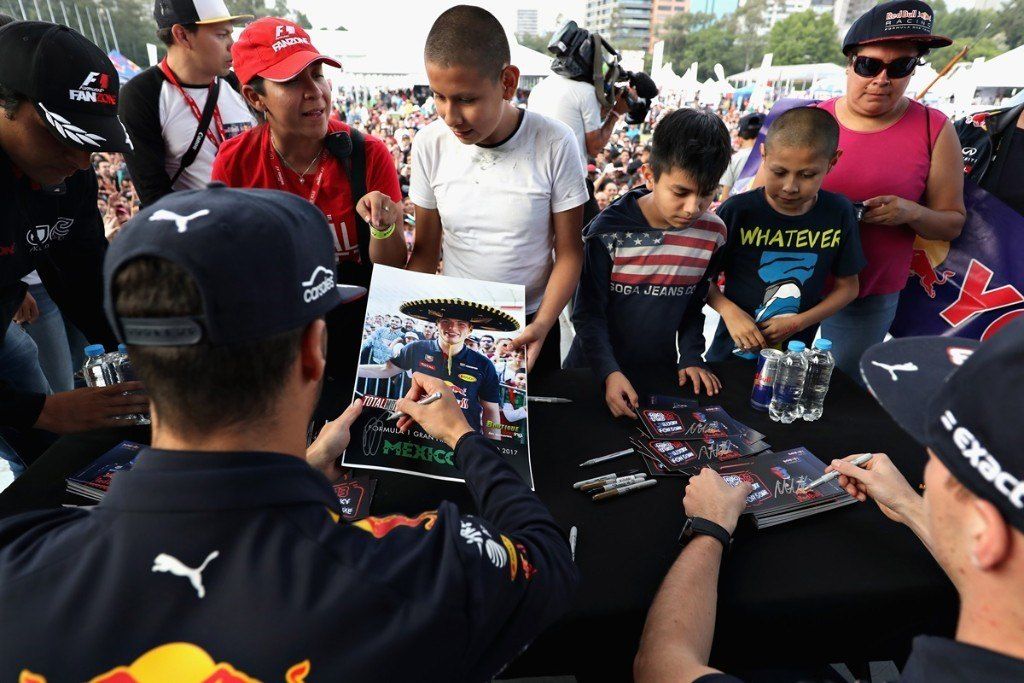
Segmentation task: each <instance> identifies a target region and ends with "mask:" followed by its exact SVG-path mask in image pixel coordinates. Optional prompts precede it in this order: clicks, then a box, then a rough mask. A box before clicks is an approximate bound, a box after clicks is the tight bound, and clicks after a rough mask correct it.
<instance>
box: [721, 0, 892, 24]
mask: <svg viewBox="0 0 1024 683" xmlns="http://www.w3.org/2000/svg"><path fill="white" fill-rule="evenodd" d="M837 1H839V2H842V1H843V0H837ZM846 1H847V2H850V3H851V4H852V3H859V2H860V1H861V0H846ZM864 2H865V9H867V7H869V6H870V5H871V4H872V2H871V0H864ZM741 4H743V3H742V0H741ZM858 6H859V5H858ZM809 9H811V10H814V11H815V12H817V13H818V14H832V15H833V20H834V16H835V6H834V5H833V0H774V2H769V3H768V12H767V14H766V18H767V19H768V25H767V29H768V30H769V31H770V30H771V28H772V27H773V26H775V24H777V23H779V22H780V21H782V20H783V19H787V18H789V17H791V16H793V15H794V14H800V13H801V12H806V11H807V10H809ZM858 16H860V13H857V14H854V15H853V18H852V19H850V22H851V23H853V20H854V19H856V18H857V17H858Z"/></svg>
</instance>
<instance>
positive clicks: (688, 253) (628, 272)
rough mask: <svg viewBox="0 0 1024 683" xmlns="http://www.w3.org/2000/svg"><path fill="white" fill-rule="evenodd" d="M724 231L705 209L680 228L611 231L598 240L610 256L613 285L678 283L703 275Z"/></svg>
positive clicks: (718, 221)
mask: <svg viewBox="0 0 1024 683" xmlns="http://www.w3.org/2000/svg"><path fill="white" fill-rule="evenodd" d="M726 234H727V231H726V227H725V224H724V223H723V222H722V220H721V219H720V218H719V217H718V216H716V215H714V214H711V213H705V214H704V215H703V216H701V217H700V218H699V219H698V220H697V221H695V222H694V223H693V224H691V225H690V226H688V227H686V228H683V229H680V230H676V229H672V230H641V231H635V232H613V233H607V234H605V235H601V241H602V242H603V243H604V245H605V247H606V248H607V249H608V254H609V256H611V258H612V274H611V283H612V284H613V285H614V284H620V285H634V286H635V285H661V286H668V287H678V286H687V285H692V284H696V283H697V282H699V281H700V280H701V279H702V278H703V277H704V274H705V273H706V272H707V269H708V264H709V263H710V261H711V257H712V256H713V255H714V253H715V251H717V250H718V249H720V248H721V247H722V245H724V244H725V239H726Z"/></svg>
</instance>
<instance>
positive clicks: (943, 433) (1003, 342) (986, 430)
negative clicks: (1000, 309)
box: [860, 318, 1024, 531]
mask: <svg viewBox="0 0 1024 683" xmlns="http://www.w3.org/2000/svg"><path fill="white" fill-rule="evenodd" d="M860 369H861V375H863V377H864V380H865V381H866V382H867V385H868V388H869V389H870V390H871V393H872V394H873V395H874V396H875V398H876V399H877V400H878V402H879V403H880V404H882V407H883V408H885V409H886V410H887V411H888V412H889V414H890V415H892V417H893V419H895V420H896V422H897V423H898V424H899V425H900V427H902V428H903V429H904V430H905V431H906V432H907V433H908V434H910V435H911V436H913V437H914V438H915V439H916V440H917V441H918V442H920V443H921V444H922V445H924V446H927V447H929V448H931V449H932V451H933V452H934V453H935V455H936V456H937V457H938V458H939V460H941V461H942V464H943V465H945V466H946V468H947V469H948V470H949V471H950V472H951V473H952V474H953V476H954V477H956V479H957V481H959V482H960V483H961V484H963V485H964V486H965V487H966V488H967V489H968V490H969V491H971V492H972V493H974V494H975V495H976V496H978V497H979V498H983V499H985V500H987V501H989V502H990V503H992V504H993V505H995V506H996V507H997V508H999V510H1000V512H1002V514H1003V516H1004V517H1005V518H1006V520H1007V522H1008V523H1010V524H1012V525H1013V526H1015V527H1016V528H1017V529H1020V530H1021V531H1024V452H1022V451H1021V449H1020V420H1021V416H1022V415H1024V391H1021V387H1022V386H1024V318H1022V319H1019V320H1016V321H1014V322H1012V323H1010V324H1008V325H1007V326H1006V327H1004V328H1003V329H1002V330H1001V331H999V332H998V333H997V334H996V335H995V336H993V337H992V338H990V339H989V340H988V341H986V342H984V343H981V342H978V341H976V340H973V339H960V338H957V337H906V338H903V339H894V340H892V341H889V342H886V343H884V344H878V345H876V346H873V347H871V348H870V349H868V351H867V352H866V353H865V354H864V356H863V358H861V361H860Z"/></svg>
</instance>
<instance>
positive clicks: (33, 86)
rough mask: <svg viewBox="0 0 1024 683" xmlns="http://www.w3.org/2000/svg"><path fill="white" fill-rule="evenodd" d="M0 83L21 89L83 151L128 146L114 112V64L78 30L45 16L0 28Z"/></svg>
mask: <svg viewBox="0 0 1024 683" xmlns="http://www.w3.org/2000/svg"><path fill="white" fill-rule="evenodd" d="M0 55H3V58H2V59H0V83H3V84H4V85H5V86H7V87H8V88H10V89H11V90H14V91H16V92H18V93H20V94H22V95H24V96H25V97H26V98H28V100H29V101H30V102H31V103H32V105H33V106H34V107H35V110H36V112H37V113H38V114H39V118H41V119H42V120H43V123H44V124H46V127H47V128H49V129H50V132H51V133H53V135H54V136H55V137H56V138H57V139H58V140H60V141H61V142H63V143H64V144H66V145H68V146H70V147H74V148H76V149H82V150H85V151H87V152H130V151H132V143H131V140H129V139H128V132H127V131H126V130H125V128H124V126H123V125H122V124H121V120H120V119H119V118H118V117H117V100H118V96H119V94H120V90H121V81H120V80H119V79H118V76H117V71H116V70H115V69H114V64H113V63H112V62H111V61H110V59H109V58H108V57H107V55H105V54H104V53H103V50H101V49H99V48H98V47H96V46H95V45H93V44H92V43H91V42H89V40H88V39H87V38H86V37H85V36H83V35H82V34H81V33H79V32H78V31H75V30H74V29H70V28H68V27H67V26H59V25H57V24H51V23H49V22H46V21H15V22H11V23H10V24H7V25H6V26H4V27H3V28H0Z"/></svg>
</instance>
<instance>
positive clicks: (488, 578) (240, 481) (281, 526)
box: [0, 435, 578, 683]
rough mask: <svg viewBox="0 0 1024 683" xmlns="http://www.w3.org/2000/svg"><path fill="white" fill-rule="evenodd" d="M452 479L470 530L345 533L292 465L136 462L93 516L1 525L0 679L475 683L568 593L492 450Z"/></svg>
mask: <svg viewBox="0 0 1024 683" xmlns="http://www.w3.org/2000/svg"><path fill="white" fill-rule="evenodd" d="M455 462H456V464H457V465H458V466H459V468H460V469H461V471H462V473H463V475H464V476H465V479H466V485H467V486H468V488H469V491H470V492H471V494H472V496H473V498H474V501H475V504H476V506H477V509H478V510H479V515H478V516H472V515H465V514H461V513H460V511H459V510H458V508H457V507H456V506H455V505H454V504H452V503H449V502H444V503H442V504H441V505H440V506H439V507H438V509H437V510H434V511H430V512H424V513H422V514H420V515H417V516H413V517H405V516H401V515H392V516H389V517H369V518H366V519H363V520H361V521H359V522H356V523H354V524H348V523H345V522H339V521H338V518H339V516H340V514H341V507H340V505H339V503H338V499H337V497H336V496H335V495H334V492H333V489H332V488H331V486H330V484H328V482H327V480H326V479H325V478H324V477H323V475H321V474H320V473H319V472H317V471H315V470H313V469H312V468H311V467H309V466H308V465H307V464H306V463H305V462H304V461H303V460H300V459H299V458H296V457H294V456H289V455H283V454H280V453H267V452H251V453H214V452H185V451H160V450H154V449H148V450H143V451H141V452H140V454H139V456H138V459H137V460H136V464H135V466H134V468H133V469H132V470H130V471H126V472H121V473H119V474H118V475H117V477H116V478H114V480H113V482H112V484H111V487H110V490H109V492H108V494H107V496H106V497H105V498H104V499H103V501H102V502H101V503H100V504H99V505H97V506H96V507H95V508H94V509H92V510H86V509H78V508H64V509H57V510H46V511H38V512H30V513H26V514H21V515H18V516H14V517H10V518H8V519H6V520H3V521H0V680H2V681H17V680H30V681H33V682H35V683H43V682H44V681H49V682H50V683H53V682H54V681H72V680H74V681H81V680H103V681H108V680H109V681H111V683H113V682H114V681H122V680H123V681H129V680H141V678H131V677H128V676H127V675H122V676H121V677H118V674H122V673H123V672H127V673H132V672H133V671H137V670H140V669H142V668H144V666H145V664H146V663H147V662H148V663H149V664H150V666H151V667H152V666H154V665H157V662H162V663H163V664H162V665H163V666H164V668H165V670H167V669H166V667H168V666H171V665H172V662H173V663H174V666H178V667H181V670H180V671H176V672H175V673H177V674H180V675H179V677H178V678H177V679H176V680H185V679H186V678H188V679H189V680H207V681H213V680H217V681H221V680H224V681H227V680H231V681H236V680H250V678H246V677H244V676H248V677H252V678H255V679H258V680H262V681H285V680H288V681H300V680H309V681H344V680H349V681H484V680H490V679H491V678H493V677H494V676H495V675H496V674H497V673H498V672H499V671H501V669H502V668H504V666H505V665H506V664H507V663H508V662H509V661H511V660H512V659H513V658H514V657H516V656H517V655H518V654H519V653H520V652H521V651H522V650H523V649H524V648H525V647H526V646H527V644H529V643H530V641H531V640H533V638H535V637H536V636H537V635H538V634H539V633H540V632H541V631H542V630H543V629H544V628H545V627H547V626H548V625H550V624H551V623H552V622H553V621H554V620H555V619H556V618H558V617H559V616H561V615H562V614H563V613H564V612H565V611H566V610H567V609H568V608H569V606H570V602H571V600H572V597H573V593H574V590H575V587H576V583H577V579H578V576H577V570H576V567H575V565H574V564H573V562H572V559H571V557H570V553H569V546H568V543H567V542H566V540H565V537H564V535H563V533H562V532H561V530H560V529H559V527H558V526H557V525H556V524H555V521H554V519H553V518H552V517H551V514H550V512H548V510H547V508H546V507H545V506H544V504H543V503H541V501H540V499H538V498H537V496H536V494H534V493H533V491H531V490H530V489H529V487H528V486H526V484H524V483H523V480H522V479H520V477H519V476H518V475H517V474H516V473H515V472H514V471H513V470H512V468H511V466H510V465H509V464H508V463H507V462H506V461H505V460H504V459H503V458H502V457H501V455H500V454H499V453H498V451H497V449H496V448H495V446H494V445H493V442H491V441H489V440H487V439H486V438H484V437H482V436H480V435H473V436H469V437H465V438H463V439H462V440H461V442H460V443H459V444H458V446H457V448H456V449H455ZM196 662H207V664H204V667H205V668H203V669H202V670H201V671H199V670H196V669H195V668H194V667H195V666H198V665H197V664H196ZM133 665H135V668H134V669H133V668H132V667H133ZM186 665H188V666H191V667H193V668H189V669H188V671H186V670H185V667H186ZM26 672H27V673H26ZM168 673H170V672H169V671H168ZM228 673H230V674H232V676H234V677H231V676H228V675H227V674H228ZM186 674H187V675H186ZM200 674H201V675H200ZM242 674H244V676H243V675H242ZM133 675H134V674H133ZM19 676H24V678H21V679H19ZM29 676H31V677H29ZM218 676H220V677H218Z"/></svg>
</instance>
